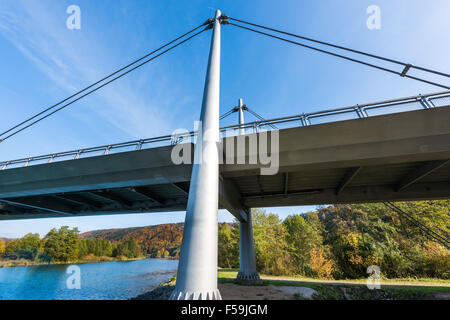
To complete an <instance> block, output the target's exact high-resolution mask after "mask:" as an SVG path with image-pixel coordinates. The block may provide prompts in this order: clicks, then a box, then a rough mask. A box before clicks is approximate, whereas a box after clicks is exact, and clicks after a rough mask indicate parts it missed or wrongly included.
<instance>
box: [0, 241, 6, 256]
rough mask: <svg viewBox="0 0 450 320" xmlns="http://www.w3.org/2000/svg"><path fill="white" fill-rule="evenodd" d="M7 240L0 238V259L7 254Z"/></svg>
mask: <svg viewBox="0 0 450 320" xmlns="http://www.w3.org/2000/svg"><path fill="white" fill-rule="evenodd" d="M5 249H6V246H5V240H3V239H1V238H0V257H1V256H3V255H4V254H5Z"/></svg>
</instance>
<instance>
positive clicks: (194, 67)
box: [0, 0, 450, 237]
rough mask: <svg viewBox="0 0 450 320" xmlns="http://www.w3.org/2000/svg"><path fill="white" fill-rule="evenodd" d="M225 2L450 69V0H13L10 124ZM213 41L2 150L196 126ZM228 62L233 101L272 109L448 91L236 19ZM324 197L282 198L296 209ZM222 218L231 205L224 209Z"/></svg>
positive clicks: (31, 225) (4, 51)
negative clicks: (372, 25) (75, 24)
mask: <svg viewBox="0 0 450 320" xmlns="http://www.w3.org/2000/svg"><path fill="white" fill-rule="evenodd" d="M72 4H76V5H78V6H79V7H80V8H81V29H80V30H69V29H67V27H66V19H67V17H68V16H69V15H68V14H67V13H66V8H67V7H68V6H69V5H72ZM372 4H375V5H378V6H379V7H380V8H381V29H380V30H369V29H368V28H367V27H366V20H367V18H368V15H367V14H366V9H367V7H368V6H369V5H372ZM217 8H220V9H221V10H222V11H223V12H224V13H227V14H228V15H229V16H233V17H236V18H242V19H244V20H245V19H246V20H249V21H253V22H255V23H260V24H263V25H267V26H273V27H278V28H280V29H282V30H286V31H292V32H294V33H298V34H302V35H305V36H310V37H313V38H317V39H320V40H323V41H329V42H333V43H336V44H340V45H344V46H348V47H351V48H355V49H359V50H363V51H368V52H371V53H375V54H379V55H382V56H386V57H390V58H394V59H398V60H401V61H406V62H409V63H413V64H416V65H420V66H424V67H429V68H432V69H437V70H441V71H446V72H448V71H450V60H449V59H448V52H450V41H448V40H449V36H448V35H449V31H450V19H448V13H449V12H450V2H449V1H446V0H435V1H432V2H431V1H424V0H422V1H419V0H396V1H388V0H371V1H365V0H346V1H336V0H322V1H313V0H311V1H306V0H305V1H299V0H292V1H265V0H257V1H232V0H227V1H218V0H217V1H202V0H190V1H189V2H187V1H185V2H182V1H168V0H158V1H156V0H151V1H146V0H134V1H122V0H115V1H100V0H95V1H93V0H86V1H85V0H71V1H62V0H60V1H54V0H41V1H34V0H26V1H19V0H2V1H1V3H0V55H1V59H0V67H1V68H0V70H1V72H0V111H1V117H0V131H3V129H6V128H8V127H10V126H11V125H13V124H16V123H17V122H19V121H21V120H23V119H24V118H25V117H27V116H30V115H32V114H34V113H36V112H37V111H40V110H41V109H43V108H44V107H47V106H50V105H52V104H53V103H55V102H56V101H59V100H60V99H62V98H64V97H66V96H68V95H70V94H72V93H73V92H75V91H77V90H78V89H80V88H83V87H85V86H86V85H88V84H90V83H92V82H94V81H96V80H97V79H99V78H101V77H102V76H104V75H106V74H109V73H111V72H112V71H114V70H116V69H117V68H119V67H121V66H123V65H125V64H127V63H128V62H130V61H132V60H134V59H136V58H138V57H140V56H142V55H144V54H145V53H147V52H149V51H151V50H152V49H154V48H156V47H158V46H160V45H161V44H163V43H164V42H167V41H168V40H169V39H172V38H174V37H175V36H178V35H179V34H181V33H184V32H185V31H187V30H189V29H190V28H192V27H194V26H197V25H198V24H199V23H201V22H203V21H204V20H206V19H207V18H208V17H211V16H213V14H214V10H215V9H217ZM209 41H210V33H204V34H202V35H201V36H199V37H197V38H195V39H193V40H192V41H190V42H189V43H187V44H186V45H183V46H181V47H178V48H176V49H175V50H173V51H171V52H170V53H168V54H166V55H164V56H163V57H161V58H160V59H157V60H156V61H155V62H151V63H149V64H147V65H146V66H144V67H143V68H141V69H139V70H137V71H135V72H133V73H131V74H129V75H127V76H126V77H125V78H123V79H120V80H119V81H117V82H115V83H113V84H111V85H110V86H108V87H106V88H104V89H101V90H99V91H98V92H97V93H95V94H93V95H91V96H89V97H87V98H86V99H83V100H82V101H80V102H77V103H76V104H74V105H72V106H70V107H69V108H67V109H66V110H64V111H62V112H59V113H57V114H56V115H55V116H52V117H50V118H49V119H46V120H45V121H43V122H41V123H40V124H38V125H36V126H34V127H32V128H31V129H29V130H26V131H25V132H23V133H21V134H19V135H17V136H15V137H14V138H11V139H10V140H8V141H5V142H4V143H1V144H0V160H10V159H14V158H20V157H26V156H31V155H39V154H46V153H52V152H57V151H64V150H71V149H77V148H82V147H89V146H96V145H103V144H109V143H114V142H121V141H127V140H133V139H138V138H144V137H152V136H156V135H162V134H169V133H171V132H172V131H173V130H174V129H177V128H187V129H192V128H193V124H194V121H195V120H197V119H198V117H199V113H200V104H201V98H202V90H203V84H204V77H205V69H206V62H207V56H208V48H209ZM221 63H222V64H221V67H222V74H221V96H220V103H221V112H225V111H228V110H229V109H230V108H231V107H232V106H234V105H235V104H236V103H237V99H238V98H243V99H244V102H245V103H246V104H247V105H248V106H249V107H251V108H252V109H253V110H256V111H257V112H258V113H259V114H261V115H263V116H264V117H266V118H270V117H278V116H283V115H291V114H297V113H302V112H310V111H317V110H323V109H327V108H334V107H341V106H346V105H353V104H356V103H365V102H372V101H378V100H383V99H389V98H396V97H402V96H409V95H416V94H418V93H428V92H435V91H441V89H439V88H435V87H433V86H430V85H426V84H422V83H419V82H415V81H413V80H408V79H403V78H400V77H398V76H395V75H392V74H388V73H385V72H382V71H378V70H373V69H370V68H367V67H365V66H361V65H357V64H353V63H351V62H346V61H343V60H339V59H336V58H333V57H330V56H327V55H323V54H320V53H315V52H312V51H308V50H307V49H302V48H298V47H295V46H291V45H288V44H285V43H282V42H280V41H277V40H273V39H268V38H265V37H264V38H263V37H261V36H257V35H255V34H253V33H249V32H245V31H243V30H239V29H236V28H234V27H232V26H224V28H223V32H222V62H221ZM397 69H398V67H397ZM416 74H418V73H416ZM429 79H431V80H437V79H435V78H434V77H431V78H429ZM247 117H248V118H249V119H252V118H251V117H250V116H247ZM235 118H236V117H229V119H227V121H225V122H224V123H223V125H227V124H231V123H233V122H235V121H236V119H235ZM312 209H314V207H294V208H273V209H270V211H271V212H275V213H278V214H279V215H280V216H281V217H285V216H286V215H288V214H291V213H299V212H304V211H308V210H312ZM183 220H184V213H167V214H139V215H124V216H108V217H100V218H99V217H81V218H58V219H45V220H44V219H41V220H29V221H4V222H0V236H5V237H16V236H21V235H23V234H25V233H26V232H30V231H32V232H39V233H41V234H45V233H46V232H47V231H48V230H49V229H50V228H52V227H59V226H61V225H70V226H79V227H80V230H82V231H87V230H92V229H99V228H112V227H115V228H117V227H128V226H138V225H150V224H157V223H165V222H180V221H183ZM220 220H221V221H230V220H232V217H231V216H230V215H229V214H228V213H226V212H222V213H220Z"/></svg>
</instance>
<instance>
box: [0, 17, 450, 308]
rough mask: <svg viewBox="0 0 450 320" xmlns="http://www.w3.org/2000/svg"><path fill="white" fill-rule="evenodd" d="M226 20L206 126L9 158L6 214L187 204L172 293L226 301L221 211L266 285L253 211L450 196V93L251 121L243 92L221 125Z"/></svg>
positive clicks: (219, 20) (247, 263) (215, 55)
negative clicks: (221, 280) (235, 119)
mask: <svg viewBox="0 0 450 320" xmlns="http://www.w3.org/2000/svg"><path fill="white" fill-rule="evenodd" d="M221 24H230V23H229V21H228V17H227V16H224V15H222V14H221V13H220V11H218V12H217V13H216V17H215V19H210V20H208V23H206V29H205V30H208V29H212V30H213V35H212V41H211V49H210V58H209V62H208V70H207V76H206V80H205V90H204V97H203V103H202V111H201V115H200V120H201V124H200V127H199V130H198V131H195V132H183V133H176V134H172V135H165V136H160V137H154V138H149V139H142V140H135V141H129V142H124V143H117V144H111V145H105V146H99V147H93V148H84V149H79V150H72V151H66V152H59V153H54V154H48V155H43V156H32V157H28V158H24V159H17V160H9V161H4V162H0V169H1V170H0V220H11V219H36V218H49V217H66V216H70V217H73V216H86V215H109V214H127V213H138V212H168V211H176V210H183V211H184V210H186V221H185V229H184V234H183V243H182V247H181V256H180V262H179V268H178V276H177V285H176V290H175V292H174V293H173V295H172V299H220V293H219V291H218V289H217V210H218V208H222V209H227V210H228V211H229V212H230V213H231V214H233V215H234V216H235V217H236V218H237V220H238V221H239V222H240V271H239V274H238V279H240V280H243V281H251V282H257V281H259V276H258V273H257V271H256V266H255V257H254V245H253V232H252V221H251V215H250V214H249V213H250V209H251V208H257V207H279V206H296V205H315V204H332V203H333V204H335V203H358V202H360V203H367V202H381V201H405V200H424V199H446V198H448V197H449V195H450V121H449V120H450V91H448V90H447V91H443V92H437V93H431V94H426V95H417V96H412V97H406V98H400V99H392V100H387V101H381V102H374V103H366V104H359V105H355V106H349V107H344V108H337V109H328V110H324V111H319V112H313V113H307V114H306V113H301V114H296V115H293V116H288V117H282V118H276V119H269V120H264V119H260V120H258V121H255V122H248V123H245V121H244V116H243V114H244V113H243V112H244V110H246V106H245V105H244V104H243V102H242V100H239V105H238V106H237V107H235V108H233V110H234V111H238V112H239V123H238V124H236V125H231V126H227V127H222V128H219V99H218V97H219V75H220V64H219V61H220V32H221V31H220V27H221ZM231 24H232V23H231ZM204 25H205V24H204ZM411 67H413V66H411V65H406V66H405V69H404V70H403V71H402V72H401V73H399V75H400V76H402V77H405V76H407V72H408V70H409V69H410V68H411ZM440 86H441V87H444V88H446V89H448V87H446V86H442V85H440ZM300 108H301V107H299V109H300ZM220 134H222V137H220ZM7 138H8V137H7ZM194 142H195V143H194ZM174 156H175V157H178V158H177V160H176V161H174ZM179 160H180V161H179ZM199 275H201V276H199Z"/></svg>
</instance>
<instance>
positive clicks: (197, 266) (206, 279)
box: [170, 10, 221, 300]
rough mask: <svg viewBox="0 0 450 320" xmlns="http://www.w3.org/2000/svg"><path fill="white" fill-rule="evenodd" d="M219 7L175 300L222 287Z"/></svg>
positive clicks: (209, 294)
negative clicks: (219, 264) (219, 253)
mask: <svg viewBox="0 0 450 320" xmlns="http://www.w3.org/2000/svg"><path fill="white" fill-rule="evenodd" d="M220 16H221V12H220V10H217V11H216V16H215V19H214V22H213V34H212V40H211V47H210V53H209V61H208V69H207V72H206V79H205V88H204V92H203V102H202V110H201V114H200V121H201V123H200V127H199V135H198V137H197V144H196V148H195V153H194V164H193V167H192V175H191V185H190V190H189V197H188V204H187V209H186V218H185V223H184V232H183V242H182V245H181V251H180V260H179V263H178V272H177V281H176V286H175V290H174V292H173V293H172V295H171V296H170V299H171V300H220V299H221V296H220V293H219V290H218V288H217V228H218V218H217V214H218V191H219V190H218V189H219V153H218V150H219V142H220V140H219V85H220V19H219V18H220Z"/></svg>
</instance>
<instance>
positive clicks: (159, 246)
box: [79, 223, 183, 258]
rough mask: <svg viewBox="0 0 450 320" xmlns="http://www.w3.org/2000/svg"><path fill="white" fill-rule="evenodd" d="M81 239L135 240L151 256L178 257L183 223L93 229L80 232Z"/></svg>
mask: <svg viewBox="0 0 450 320" xmlns="http://www.w3.org/2000/svg"><path fill="white" fill-rule="evenodd" d="M79 237H80V238H82V239H102V240H109V241H112V242H116V241H120V242H123V241H127V240H135V241H136V242H137V243H138V244H139V246H140V247H141V249H142V252H143V253H144V254H146V255H149V256H151V257H168V256H170V257H174V258H178V256H179V251H180V246H181V239H182V237H183V224H182V223H178V224H161V225H156V226H147V227H134V228H123V229H107V230H95V231H89V232H85V233H82V234H80V236H79Z"/></svg>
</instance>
